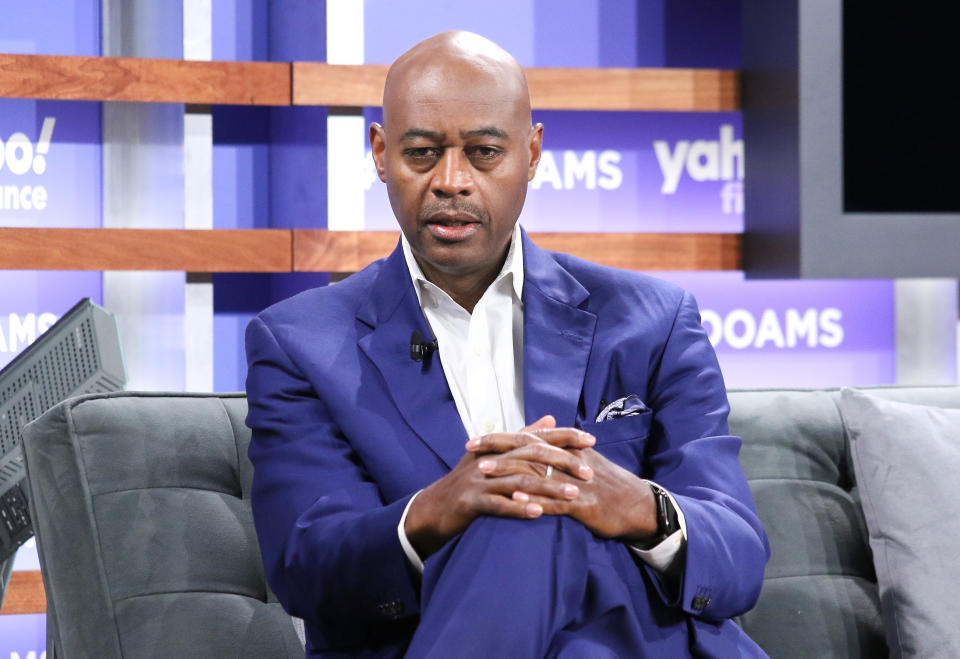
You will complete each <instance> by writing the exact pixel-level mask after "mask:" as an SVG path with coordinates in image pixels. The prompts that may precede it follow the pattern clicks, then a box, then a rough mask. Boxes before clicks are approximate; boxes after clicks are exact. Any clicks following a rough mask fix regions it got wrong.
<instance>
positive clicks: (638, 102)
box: [293, 62, 740, 112]
mask: <svg viewBox="0 0 960 659" xmlns="http://www.w3.org/2000/svg"><path fill="white" fill-rule="evenodd" d="M526 74H527V80H528V82H529V85H530V102H531V103H532V105H533V108H534V109H541V110H632V111H643V110H651V111H671V112H714V111H732V110H738V109H739V108H740V96H739V76H738V74H737V72H735V71H718V70H707V69H561V68H556V69H551V68H530V69H526ZM386 75H387V67H386V66H375V65H362V66H361V65H356V66H347V65H335V64H323V63H318V62H294V63H293V104H294V105H341V106H357V107H359V106H378V105H380V103H381V100H382V94H383V81H384V79H385V78H386Z"/></svg>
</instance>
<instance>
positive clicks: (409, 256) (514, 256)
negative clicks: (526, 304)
mask: <svg viewBox="0 0 960 659" xmlns="http://www.w3.org/2000/svg"><path fill="white" fill-rule="evenodd" d="M400 245H401V247H402V248H403V258H404V260H406V262H407V270H408V271H409V272H410V279H411V280H413V290H414V291H416V293H417V301H418V302H420V305H421V306H423V299H422V297H421V287H422V286H430V287H432V288H434V289H436V290H438V291H439V290H440V288H439V287H438V286H436V285H434V284H433V283H431V282H430V281H429V280H428V279H427V278H426V277H425V276H424V274H423V270H421V269H420V264H419V263H417V259H415V258H414V256H413V251H412V250H411V249H410V243H409V242H407V237H406V236H404V235H403V233H402V232H401V233H400ZM506 277H510V278H511V282H512V284H513V292H514V294H515V295H516V296H517V300H518V301H519V300H522V299H523V244H522V240H521V238H520V223H519V222H517V223H516V224H515V225H514V227H513V236H512V237H511V239H510V249H508V250H507V258H506V260H504V262H503V267H502V268H501V269H500V273H499V274H498V275H497V277H496V278H495V279H494V280H493V284H491V286H492V285H494V284H496V283H498V282H499V281H501V280H502V279H504V278H506ZM444 294H446V293H444Z"/></svg>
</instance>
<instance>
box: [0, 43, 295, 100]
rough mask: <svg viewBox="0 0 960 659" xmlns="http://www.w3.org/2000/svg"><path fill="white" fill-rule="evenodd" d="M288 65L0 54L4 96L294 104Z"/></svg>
mask: <svg viewBox="0 0 960 659" xmlns="http://www.w3.org/2000/svg"><path fill="white" fill-rule="evenodd" d="M290 87H291V82H290V64H288V63H284V62H199V61H185V60H161V59H143V58H132V57H81V56H66V55H0V97H4V96H5V97H9V98H43V99H57V100H70V101H141V102H150V103H195V104H225V105H290Z"/></svg>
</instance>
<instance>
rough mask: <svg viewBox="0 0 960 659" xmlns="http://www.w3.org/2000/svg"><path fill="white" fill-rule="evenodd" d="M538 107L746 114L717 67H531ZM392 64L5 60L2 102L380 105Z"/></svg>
mask: <svg viewBox="0 0 960 659" xmlns="http://www.w3.org/2000/svg"><path fill="white" fill-rule="evenodd" d="M526 73H527V79H528V81H529V83H530V96H531V102H532V103H533V107H534V108H535V109H550V110H629V111H644V110H652V111H671V112H712V111H727V110H737V109H739V107H740V98H739V76H738V74H737V72H735V71H726V70H714V69H616V68H598V69H569V68H529V69H526ZM386 74H387V67H386V66H383V65H376V64H367V65H356V66H350V65H337V64H325V63H322V62H293V63H289V62H226V61H213V62H200V61H186V60H162V59H147V58H132V57H85V56H68V55H2V54H0V97H9V98H44V99H61V100H90V101H141V102H150V103H193V104H225V105H290V104H291V103H293V104H294V105H330V106H341V107H360V106H379V105H380V103H381V96H382V93H383V81H384V78H385V77H386Z"/></svg>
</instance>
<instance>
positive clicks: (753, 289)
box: [655, 272, 896, 388]
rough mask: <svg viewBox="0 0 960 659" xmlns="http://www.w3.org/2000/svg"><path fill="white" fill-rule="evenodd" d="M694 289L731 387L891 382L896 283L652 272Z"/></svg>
mask: <svg viewBox="0 0 960 659" xmlns="http://www.w3.org/2000/svg"><path fill="white" fill-rule="evenodd" d="M655 274H656V275H657V276H659V277H661V278H663V279H666V280H668V281H672V282H674V283H676V284H678V285H680V286H682V287H683V288H685V289H687V290H688V291H690V292H691V293H693V294H694V296H696V298H697V302H698V303H699V305H700V315H701V319H702V320H703V326H704V328H705V329H706V330H707V333H708V334H709V335H710V340H711V342H712V343H713V344H714V346H715V347H716V349H717V357H718V359H719V360H720V366H721V368H722V369H723V375H724V379H725V380H726V383H727V387H729V388H749V387H781V386H782V387H835V386H840V385H868V384H893V383H894V382H895V381H896V336H895V318H894V289H893V282H891V281H885V280H856V281H854V280H836V281H830V280H821V281H817V280H789V281H748V280H745V279H744V277H743V274H742V273H692V272H691V273H680V272H669V273H655Z"/></svg>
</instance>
